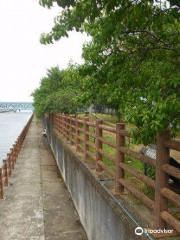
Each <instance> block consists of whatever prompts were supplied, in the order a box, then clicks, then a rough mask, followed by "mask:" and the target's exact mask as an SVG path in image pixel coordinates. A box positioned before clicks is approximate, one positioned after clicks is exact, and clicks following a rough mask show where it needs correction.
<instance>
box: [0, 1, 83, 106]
mask: <svg viewBox="0 0 180 240" xmlns="http://www.w3.org/2000/svg"><path fill="white" fill-rule="evenodd" d="M58 12H60V8H58V7H55V8H53V9H45V8H43V7H42V6H40V5H39V3H38V0H0V101H32V98H31V97H30V94H31V92H32V91H33V90H34V89H35V88H37V87H38V86H39V81H40V79H41V77H42V76H43V75H45V73H46V69H47V68H50V67H52V66H56V65H59V66H60V68H64V67H66V66H67V64H68V62H69V61H70V60H73V61H74V62H78V63H80V62H82V59H81V53H82V45H83V43H84V41H85V40H87V37H86V36H85V35H84V36H83V35H81V34H80V33H75V32H73V33H71V34H70V37H69V38H63V39H62V40H60V41H59V42H57V43H55V44H53V45H41V44H40V43H39V38H40V34H41V33H42V32H48V31H50V30H51V27H52V26H53V19H54V17H55V16H56V15H57V14H58Z"/></svg>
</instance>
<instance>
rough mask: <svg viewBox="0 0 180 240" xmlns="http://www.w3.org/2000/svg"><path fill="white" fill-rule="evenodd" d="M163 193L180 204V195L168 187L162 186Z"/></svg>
mask: <svg viewBox="0 0 180 240" xmlns="http://www.w3.org/2000/svg"><path fill="white" fill-rule="evenodd" d="M161 193H162V194H163V196H164V197H166V198H167V199H169V200H170V201H172V202H173V203H175V204H177V205H178V206H180V195H179V194H177V193H175V192H173V191H171V190H170V189H168V188H162V189H161Z"/></svg>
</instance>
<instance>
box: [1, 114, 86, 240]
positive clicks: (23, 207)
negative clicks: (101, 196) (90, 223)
mask: <svg viewBox="0 0 180 240" xmlns="http://www.w3.org/2000/svg"><path fill="white" fill-rule="evenodd" d="M42 132H43V127H42V125H41V124H40V123H38V122H37V120H36V118H35V117H34V118H33V121H32V123H31V126H30V129H29V132H28V134H27V137H26V139H25V141H24V144H23V148H22V150H21V153H20V155H19V158H18V161H17V163H16V165H15V169H14V170H13V177H12V178H10V186H9V187H7V188H6V189H5V199H3V200H0V240H21V239H25V240H86V239H87V238H86V234H85V232H84V230H83V228H82V226H81V223H80V221H79V218H78V215H77V213H76V210H75V208H74V205H73V203H72V200H71V198H70V195H69V193H68V190H67V188H66V186H65V183H64V182H63V179H62V177H61V175H60V173H59V170H58V168H57V165H56V163H55V160H54V157H53V155H52V152H51V150H50V148H49V147H48V145H47V143H46V140H45V139H44V138H43V136H42Z"/></svg>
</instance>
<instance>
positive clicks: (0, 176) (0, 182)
mask: <svg viewBox="0 0 180 240" xmlns="http://www.w3.org/2000/svg"><path fill="white" fill-rule="evenodd" d="M3 197H4V195H3V174H2V168H0V198H1V199H3Z"/></svg>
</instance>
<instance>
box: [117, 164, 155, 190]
mask: <svg viewBox="0 0 180 240" xmlns="http://www.w3.org/2000/svg"><path fill="white" fill-rule="evenodd" d="M119 165H120V166H121V167H122V168H123V169H124V170H126V171H127V172H129V173H130V174H132V175H133V176H135V177H136V178H138V179H139V180H141V181H142V182H143V183H145V184H147V185H148V186H150V187H152V188H154V189H155V181H154V180H152V179H151V178H149V177H147V176H145V175H144V174H143V173H141V172H140V171H137V170H135V169H133V168H131V167H129V166H128V165H126V164H124V163H122V162H121V163H119Z"/></svg>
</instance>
